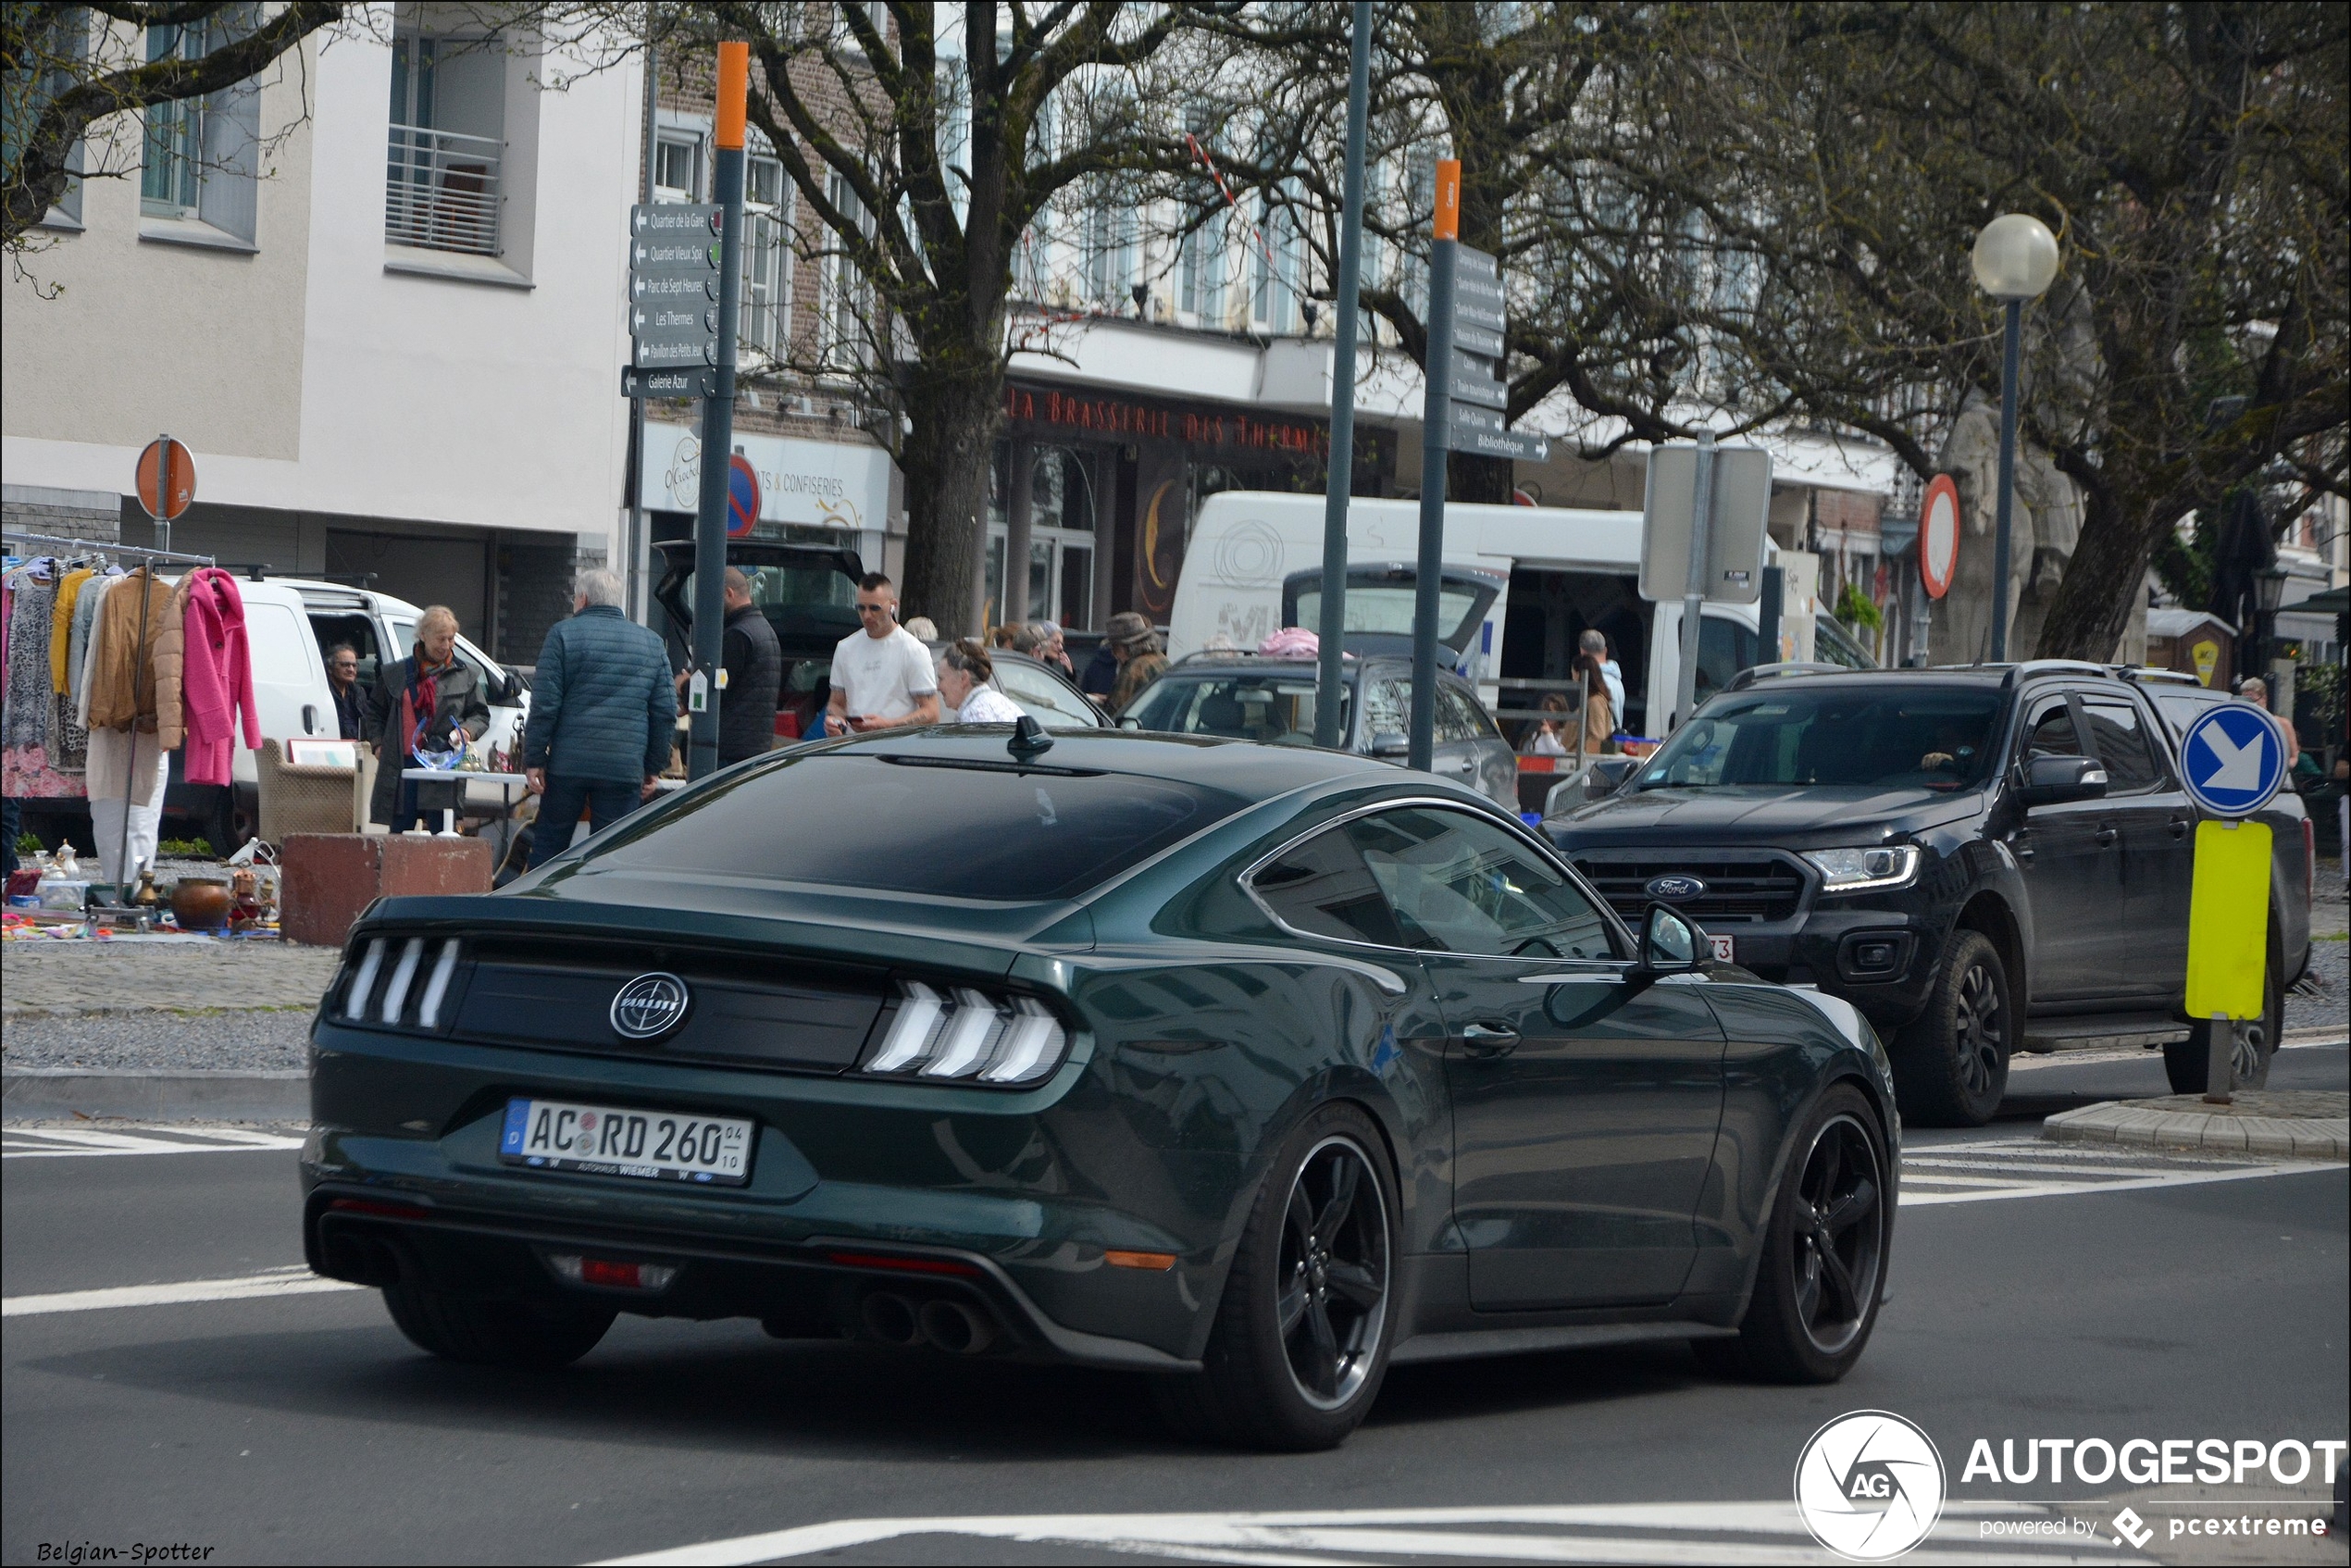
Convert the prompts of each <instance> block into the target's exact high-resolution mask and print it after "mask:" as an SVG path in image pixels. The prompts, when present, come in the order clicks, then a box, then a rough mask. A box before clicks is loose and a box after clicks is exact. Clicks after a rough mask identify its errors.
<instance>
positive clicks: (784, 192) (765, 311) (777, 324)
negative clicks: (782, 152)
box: [740, 157, 791, 364]
mask: <svg viewBox="0 0 2351 1568" xmlns="http://www.w3.org/2000/svg"><path fill="white" fill-rule="evenodd" d="M789 204H790V192H789V190H788V188H787V187H786V186H785V184H784V166H783V165H782V164H780V163H778V162H777V161H776V160H775V159H774V158H763V157H753V158H751V159H749V160H748V161H747V162H746V163H745V164H744V166H743V295H742V325H741V331H740V342H741V345H742V348H743V349H744V351H745V352H746V353H748V354H753V355H762V356H764V357H765V359H766V360H767V361H768V362H769V363H770V364H775V363H779V362H780V361H781V360H782V359H783V357H784V339H785V336H786V334H787V333H788V332H789V330H790V322H789V316H790V297H791V290H790V257H789V255H788V254H787V248H786V246H785V243H784V241H785V238H786V236H787V235H788V234H789V233H790V219H791V209H790V205H789Z"/></svg>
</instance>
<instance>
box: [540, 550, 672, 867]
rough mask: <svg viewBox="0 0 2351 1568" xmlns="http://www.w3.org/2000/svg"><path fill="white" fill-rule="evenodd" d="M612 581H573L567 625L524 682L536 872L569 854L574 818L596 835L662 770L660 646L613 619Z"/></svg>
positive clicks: (665, 738)
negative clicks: (535, 801)
mask: <svg viewBox="0 0 2351 1568" xmlns="http://www.w3.org/2000/svg"><path fill="white" fill-rule="evenodd" d="M620 595H621V588H620V579H619V578H617V577H616V576H615V575H613V574H612V573H611V572H608V571H605V570H603V568H602V567H596V566H591V567H590V568H589V569H587V570H586V571H583V572H581V573H580V574H579V576H578V579H577V585H576V589H575V597H574V599H573V602H572V611H573V614H572V616H571V618H570V619H569V620H566V621H558V622H556V623H555V628H554V630H552V631H550V632H549V633H547V641H546V645H545V646H544V647H542V648H541V649H540V651H539V669H538V672H537V674H536V675H534V676H533V677H532V678H531V689H530V723H529V726H528V727H527V728H525V729H524V730H523V738H522V761H523V771H524V773H525V775H526V776H527V777H528V778H529V783H530V790H531V792H532V793H533V794H535V795H537V796H538V797H539V825H538V827H537V828H536V829H535V830H534V831H533V833H532V835H531V843H530V864H531V865H532V867H533V868H534V869H535V868H537V867H538V866H541V865H545V864H546V863H547V862H548V861H551V860H553V859H554V858H555V856H557V855H559V854H561V853H563V852H564V851H566V849H569V848H570V847H571V838H572V829H573V828H576V827H578V823H579V814H580V813H581V812H582V811H585V812H586V813H587V814H588V823H589V828H590V830H591V831H593V832H598V833H601V832H603V829H604V827H605V825H606V824H608V823H611V822H616V821H617V820H619V819H620V818H621V817H623V816H626V815H628V814H629V813H630V812H631V811H634V810H635V809H636V808H637V805H638V803H640V802H641V801H644V800H646V799H649V798H650V797H651V796H652V794H653V779H654V778H657V777H658V776H659V775H660V773H661V771H662V770H663V769H664V768H665V767H667V766H668V765H669V750H670V746H671V744H672V742H673V741H674V740H675V739H676V733H677V727H678V695H677V691H676V690H675V688H673V687H672V686H671V684H670V678H669V656H668V654H667V653H665V652H664V651H663V649H662V645H661V639H660V638H659V637H657V636H655V635H654V634H653V633H652V632H650V631H648V630H646V629H645V628H643V627H641V626H639V625H637V624H636V623H635V622H633V621H631V620H629V619H628V616H624V615H622V614H621V612H620Z"/></svg>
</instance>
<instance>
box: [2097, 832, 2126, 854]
mask: <svg viewBox="0 0 2351 1568" xmlns="http://www.w3.org/2000/svg"><path fill="white" fill-rule="evenodd" d="M2121 836H2122V835H2121V834H2120V833H2118V832H2116V831H2115V830H2114V828H2112V827H2111V826H2108V827H2105V828H2099V829H2098V831H2097V835H2096V837H2097V840H2098V848H2100V849H2102V850H2110V849H2112V848H2113V847H2114V840H2117V839H2119V838H2121Z"/></svg>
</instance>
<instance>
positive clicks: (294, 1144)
mask: <svg viewBox="0 0 2351 1568" xmlns="http://www.w3.org/2000/svg"><path fill="white" fill-rule="evenodd" d="M301 1147H302V1139H300V1138H299V1137H296V1136H289V1135H288V1134H285V1133H280V1132H259V1131H256V1130H255V1129H253V1128H251V1127H178V1126H148V1125H144V1124H133V1125H131V1126H125V1127H120V1128H116V1127H64V1126H57V1127H51V1126H12V1127H10V1128H8V1129H7V1134H6V1139H5V1141H0V1158H6V1159H10V1160H61V1159H94V1158H98V1157H101V1156H106V1155H124V1154H242V1153H252V1152H255V1151H262V1150H278V1149H299V1148H301Z"/></svg>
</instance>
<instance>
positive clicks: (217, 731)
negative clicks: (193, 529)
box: [180, 566, 261, 784]
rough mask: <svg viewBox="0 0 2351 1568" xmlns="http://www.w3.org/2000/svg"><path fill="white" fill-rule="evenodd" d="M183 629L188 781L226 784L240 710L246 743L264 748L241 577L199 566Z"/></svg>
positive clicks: (182, 680)
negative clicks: (247, 641) (184, 634)
mask: <svg viewBox="0 0 2351 1568" xmlns="http://www.w3.org/2000/svg"><path fill="white" fill-rule="evenodd" d="M183 625H184V628H185V631H186V637H187V641H186V644H185V652H184V653H183V654H182V658H183V659H184V661H185V662H184V663H183V665H182V666H181V674H180V700H181V702H182V703H185V705H186V709H187V716H188V743H187V744H188V750H187V765H186V774H187V779H188V782H189V783H191V784H226V783H228V782H229V768H230V761H231V759H232V757H233V755H234V748H235V746H236V740H237V716H238V714H239V711H240V710H242V711H243V716H244V721H245V745H246V746H247V747H248V748H250V749H252V750H255V751H258V750H259V749H260V747H261V722H260V718H259V716H258V715H257V714H256V712H255V708H254V702H253V655H252V653H251V652H250V651H249V650H248V649H247V647H246V646H245V602H244V598H243V595H241V594H239V593H238V591H237V579H235V578H232V577H230V575H229V574H228V573H227V572H224V571H221V570H219V569H218V568H217V567H212V566H200V567H198V568H197V569H196V570H195V572H194V573H193V575H192V576H191V577H190V579H189V591H188V618H187V620H186V621H185V622H184V623H183Z"/></svg>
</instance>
